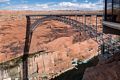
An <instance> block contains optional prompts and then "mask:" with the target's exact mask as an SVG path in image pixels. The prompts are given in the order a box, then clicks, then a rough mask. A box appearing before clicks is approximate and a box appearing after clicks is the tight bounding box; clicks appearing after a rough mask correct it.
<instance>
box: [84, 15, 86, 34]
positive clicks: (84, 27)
mask: <svg viewBox="0 0 120 80" xmlns="http://www.w3.org/2000/svg"><path fill="white" fill-rule="evenodd" d="M84 28H85V32H86V15H84Z"/></svg>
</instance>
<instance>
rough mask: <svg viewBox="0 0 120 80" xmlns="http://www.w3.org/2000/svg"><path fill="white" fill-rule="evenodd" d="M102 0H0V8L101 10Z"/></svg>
mask: <svg viewBox="0 0 120 80" xmlns="http://www.w3.org/2000/svg"><path fill="white" fill-rule="evenodd" d="M102 9H103V0H0V10H38V11H39V10H42V11H43V10H102Z"/></svg>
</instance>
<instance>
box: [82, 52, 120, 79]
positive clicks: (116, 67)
mask: <svg viewBox="0 0 120 80" xmlns="http://www.w3.org/2000/svg"><path fill="white" fill-rule="evenodd" d="M83 80H120V53H116V54H114V55H113V56H112V57H110V58H109V59H107V60H103V61H100V62H99V63H98V65H97V66H95V67H91V68H88V69H86V71H85V74H84V77H83Z"/></svg>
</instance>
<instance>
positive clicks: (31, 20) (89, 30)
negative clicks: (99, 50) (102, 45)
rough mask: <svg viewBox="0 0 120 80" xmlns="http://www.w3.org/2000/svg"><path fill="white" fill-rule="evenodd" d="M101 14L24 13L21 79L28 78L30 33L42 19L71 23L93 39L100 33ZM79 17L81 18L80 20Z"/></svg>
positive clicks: (26, 79) (25, 79)
mask: <svg viewBox="0 0 120 80" xmlns="http://www.w3.org/2000/svg"><path fill="white" fill-rule="evenodd" d="M102 15H103V14H92V13H91V14H80V13H64V14H62V13H59V14H40V15H26V19H27V27H26V38H25V47H24V55H23V80H28V54H29V50H30V44H31V39H32V34H33V32H34V30H35V29H36V28H37V27H38V25H40V24H42V23H43V22H44V21H50V20H56V21H59V22H63V23H65V24H68V25H71V26H72V27H74V28H76V30H78V31H79V32H85V33H86V34H87V35H89V36H90V37H91V38H94V40H95V41H98V40H97V38H98V37H99V36H100V35H102V33H101V32H100V31H99V28H98V18H99V17H102ZM92 16H95V17H96V20H95V25H93V24H92V22H91V21H92ZM88 17H89V18H90V19H89V22H90V23H89V24H88V23H87V21H88V20H87V18H88ZM80 19H82V20H81V21H80ZM98 42H99V41H98Z"/></svg>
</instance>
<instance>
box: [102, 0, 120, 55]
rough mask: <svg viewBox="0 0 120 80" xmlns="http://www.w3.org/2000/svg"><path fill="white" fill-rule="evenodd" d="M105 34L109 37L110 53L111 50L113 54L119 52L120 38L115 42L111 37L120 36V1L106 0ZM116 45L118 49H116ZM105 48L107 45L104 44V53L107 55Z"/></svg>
mask: <svg viewBox="0 0 120 80" xmlns="http://www.w3.org/2000/svg"><path fill="white" fill-rule="evenodd" d="M103 33H105V34H107V35H109V43H107V49H108V53H110V49H112V51H111V52H112V53H116V51H117V52H119V51H120V49H119V46H120V45H119V43H120V40H119V37H118V40H115V39H114V38H113V39H112V36H111V35H118V36H119V35H120V0H104V20H103ZM104 42H105V41H104ZM113 42H114V43H113ZM115 45H117V46H118V47H117V48H116V46H115ZM105 47H106V45H105V44H103V47H102V52H103V53H105V50H106V49H105ZM115 50H116V51H115Z"/></svg>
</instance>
